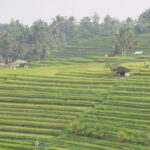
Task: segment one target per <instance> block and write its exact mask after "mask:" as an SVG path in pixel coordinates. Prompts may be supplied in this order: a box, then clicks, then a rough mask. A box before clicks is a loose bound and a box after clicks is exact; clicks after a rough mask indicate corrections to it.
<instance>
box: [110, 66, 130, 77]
mask: <svg viewBox="0 0 150 150" xmlns="http://www.w3.org/2000/svg"><path fill="white" fill-rule="evenodd" d="M113 71H116V73H117V76H118V77H124V76H126V77H127V76H129V75H130V69H128V68H125V67H117V68H116V69H113Z"/></svg>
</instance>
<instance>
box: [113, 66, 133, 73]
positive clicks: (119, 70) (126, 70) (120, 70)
mask: <svg viewBox="0 0 150 150" xmlns="http://www.w3.org/2000/svg"><path fill="white" fill-rule="evenodd" d="M113 71H117V72H130V69H128V68H125V67H117V68H116V69H113Z"/></svg>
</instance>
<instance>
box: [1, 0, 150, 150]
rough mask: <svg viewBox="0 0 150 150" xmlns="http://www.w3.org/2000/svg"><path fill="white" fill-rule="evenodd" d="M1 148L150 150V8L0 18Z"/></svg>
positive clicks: (26, 149) (22, 149)
mask: <svg viewBox="0 0 150 150" xmlns="http://www.w3.org/2000/svg"><path fill="white" fill-rule="evenodd" d="M23 1H24V0H22V2H23ZM27 1H28V0H27ZM46 1H47V0H45V2H43V3H44V4H47V5H48V4H49V2H48V1H47V2H46ZM63 1H66V0H63ZM83 1H84V0H83ZM93 1H95V2H96V4H97V5H98V3H97V1H96V0H93ZM139 1H140V0H139ZM39 2H40V3H39V4H40V5H41V7H39V8H41V9H42V6H43V3H41V0H39ZM1 3H2V2H0V4H1ZM56 3H57V4H58V2H56ZM143 3H144V0H143ZM3 4H4V2H3ZM9 4H10V3H9ZM20 4H21V3H20V2H18V6H21V5H20ZM28 4H30V3H29V2H28ZM87 4H88V2H87ZM5 5H6V4H5ZM12 5H13V4H12ZM37 5H38V4H37ZM65 5H67V3H65ZM28 6H29V5H28ZM71 6H72V5H71ZM81 6H82V4H81ZM24 7H26V6H25V4H24ZM34 7H35V6H34ZM34 7H33V8H34ZM91 7H92V6H91ZM14 8H17V5H15V7H14ZM14 8H13V9H14ZM20 8H22V9H23V7H20ZM26 8H27V7H26ZM44 8H45V9H46V5H45V6H44ZM66 9H67V8H66ZM33 10H34V9H33ZM20 11H21V10H20ZM39 11H41V12H42V10H38V12H39ZM51 11H52V10H51ZM55 11H56V10H55ZM29 12H30V9H29ZM33 12H34V11H33ZM38 12H36V11H35V14H36V13H37V14H38ZM126 12H127V10H126ZM18 13H19V12H18ZM20 13H21V12H20ZM30 13H31V12H30ZM43 13H44V10H43ZM78 13H79V12H78ZM32 15H33V14H32ZM32 15H31V16H32ZM28 18H29V15H28ZM0 22H1V13H0ZM0 150H150V9H146V10H144V11H143V12H141V14H140V15H139V16H138V18H136V19H132V18H131V17H127V18H126V19H125V20H122V19H116V18H114V17H111V16H110V15H106V16H105V17H104V19H103V20H102V19H101V16H99V14H98V13H97V12H95V13H94V14H93V16H85V17H83V18H81V19H80V20H79V19H76V18H75V17H74V16H71V15H70V16H69V17H67V16H61V15H56V17H54V18H52V19H51V23H48V21H47V22H45V21H43V20H42V19H39V20H37V21H35V22H33V23H32V24H31V25H25V24H23V23H22V21H19V20H16V19H11V21H10V22H9V23H0Z"/></svg>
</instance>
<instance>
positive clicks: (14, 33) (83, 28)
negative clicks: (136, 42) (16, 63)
mask: <svg viewBox="0 0 150 150" xmlns="http://www.w3.org/2000/svg"><path fill="white" fill-rule="evenodd" d="M149 16H150V10H146V11H145V12H144V13H142V14H141V15H140V16H139V19H138V21H134V20H132V19H131V18H130V17H128V18H127V19H126V21H119V20H117V19H115V18H112V17H110V16H109V15H107V16H106V17H105V18H104V21H101V19H100V16H99V15H98V14H97V13H94V14H93V16H91V17H88V16H86V17H84V18H82V19H81V20H80V21H79V22H77V20H76V18H75V17H73V16H70V17H63V16H59V15H58V16H56V17H55V18H53V19H52V22H51V23H50V24H48V23H46V22H44V21H42V20H37V21H35V22H34V23H33V25H32V26H27V25H23V24H22V23H21V22H20V21H18V20H12V21H11V22H10V23H9V24H0V59H1V60H5V59H11V60H16V59H28V60H45V59H48V58H49V57H50V56H51V51H61V50H62V49H63V48H64V45H66V43H68V41H73V40H79V39H88V38H92V37H95V36H101V37H104V36H110V35H115V33H116V32H117V31H118V30H119V29H120V26H122V25H124V24H126V25H127V26H128V27H129V28H130V29H131V30H132V31H134V32H135V33H147V32H149V30H150V21H149Z"/></svg>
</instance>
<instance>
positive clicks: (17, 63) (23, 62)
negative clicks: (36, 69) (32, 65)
mask: <svg viewBox="0 0 150 150" xmlns="http://www.w3.org/2000/svg"><path fill="white" fill-rule="evenodd" d="M13 65H14V66H15V67H20V68H28V66H29V61H27V60H16V61H15V62H14V63H13Z"/></svg>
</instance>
